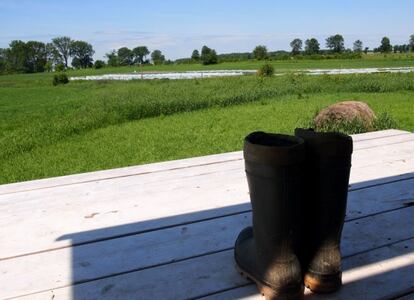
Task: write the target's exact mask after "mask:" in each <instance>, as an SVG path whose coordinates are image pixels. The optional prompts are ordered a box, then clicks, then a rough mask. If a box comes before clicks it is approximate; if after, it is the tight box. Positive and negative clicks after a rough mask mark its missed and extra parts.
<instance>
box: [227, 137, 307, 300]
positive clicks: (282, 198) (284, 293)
mask: <svg viewBox="0 0 414 300" xmlns="http://www.w3.org/2000/svg"><path fill="white" fill-rule="evenodd" d="M244 159H245V168H246V176H247V181H248V185H249V191H250V200H251V203H252V210H253V227H248V228H245V229H244V230H242V232H241V233H240V234H239V236H238V238H237V240H236V244H235V250H234V251H235V252H234V256H235V260H236V265H237V268H238V270H239V272H240V273H242V275H245V276H247V277H248V278H249V279H251V280H253V281H254V282H255V283H256V284H257V286H258V288H259V291H260V292H261V293H262V294H263V295H264V296H266V298H267V299H302V297H303V290H304V286H303V278H302V273H301V269H300V263H299V260H298V258H297V257H296V255H295V253H294V250H295V246H296V242H297V241H296V237H298V236H299V230H300V228H301V221H302V218H301V213H302V211H301V202H302V197H301V191H302V189H301V188H298V187H300V186H301V185H302V178H303V175H302V171H303V167H304V160H305V146H304V142H303V140H302V139H301V138H297V137H293V136H287V135H279V134H267V133H264V132H254V133H251V134H250V135H248V136H247V137H246V139H245V143H244Z"/></svg>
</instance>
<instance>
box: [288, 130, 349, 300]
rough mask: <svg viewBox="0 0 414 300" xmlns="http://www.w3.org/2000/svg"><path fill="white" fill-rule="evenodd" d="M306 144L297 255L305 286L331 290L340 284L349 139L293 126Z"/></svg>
mask: <svg viewBox="0 0 414 300" xmlns="http://www.w3.org/2000/svg"><path fill="white" fill-rule="evenodd" d="M295 135H296V136H297V137H301V138H302V139H304V140H305V144H306V155H307V158H306V165H307V168H306V169H307V170H306V183H305V190H306V196H305V197H306V199H305V204H304V209H305V212H306V213H305V215H304V222H305V223H304V228H305V232H304V235H303V240H302V242H303V245H302V246H301V254H300V255H299V258H300V260H301V264H302V272H303V273H304V282H305V286H306V287H308V288H309V289H311V290H312V291H314V292H317V293H330V292H334V291H336V290H338V289H339V288H340V287H341V285H342V272H341V253H340V241H341V233H342V228H343V224H344V220H345V212H346V202H347V196H348V183H349V173H350V169H351V155H352V147H353V146H352V138H351V137H350V136H348V135H345V134H341V133H330V132H328V133H317V132H314V131H313V130H311V129H300V128H298V129H296V130H295Z"/></svg>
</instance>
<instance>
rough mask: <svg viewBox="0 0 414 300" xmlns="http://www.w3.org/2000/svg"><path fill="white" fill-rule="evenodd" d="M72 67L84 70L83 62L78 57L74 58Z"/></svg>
mask: <svg viewBox="0 0 414 300" xmlns="http://www.w3.org/2000/svg"><path fill="white" fill-rule="evenodd" d="M72 67H74V68H75V69H81V68H82V64H81V61H80V59H79V58H78V57H74V58H73V59H72Z"/></svg>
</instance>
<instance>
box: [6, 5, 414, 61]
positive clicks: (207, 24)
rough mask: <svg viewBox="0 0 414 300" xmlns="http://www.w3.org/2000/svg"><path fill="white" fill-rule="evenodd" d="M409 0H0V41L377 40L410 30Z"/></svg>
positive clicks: (233, 44)
mask: <svg viewBox="0 0 414 300" xmlns="http://www.w3.org/2000/svg"><path fill="white" fill-rule="evenodd" d="M413 12H414V1H411V0H393V1H389V0H388V1H383V0H376V1H374V0H367V1H364V0H360V1H356V0H348V1H344V0H342V1H337V0H312V1H310V0H306V1H305V0H296V1H286V0H284V1H277V0H273V1H271V0H254V1H253V0H249V1H245V0H221V1H218V0H204V1H199V0H150V1H132V0H131V1H130V0H125V1H123V0H117V1H114V0H111V1H106V0H100V1H97V0H83V1H79V0H70V1H67V0H60V1H56V0H54V1H51V0H31V1H29V0H0V47H7V45H8V43H9V42H10V41H11V40H13V39H21V40H25V41H27V40H40V41H44V42H47V41H50V39H51V38H52V37H56V36H61V35H67V36H70V37H72V38H74V39H81V40H86V41H88V42H90V43H91V44H92V45H93V46H94V49H95V50H96V54H95V58H102V57H103V56H104V54H105V53H106V52H109V51H110V50H111V49H117V48H120V47H122V46H127V47H131V48H133V47H135V46H138V45H147V46H148V47H149V48H150V50H154V49H160V50H161V51H163V53H164V54H165V55H166V57H167V58H171V59H175V58H179V57H188V56H190V55H191V52H192V50H193V49H196V48H197V49H200V48H201V47H202V46H203V45H204V44H206V45H208V46H210V47H212V48H215V49H216V50H217V51H218V52H219V53H228V52H244V51H251V50H252V49H253V48H254V46H255V45H258V44H264V45H266V46H267V47H268V49H269V50H276V49H286V50H288V49H290V48H289V43H290V41H291V40H292V39H294V38H296V37H298V38H302V39H306V38H309V37H316V38H317V39H318V40H319V42H320V43H321V45H323V46H324V45H325V42H324V41H325V38H326V37H327V36H329V35H332V34H336V33H340V34H342V35H343V36H344V37H345V41H346V46H347V47H351V46H352V43H353V41H354V40H356V39H361V40H362V41H363V42H364V46H368V47H370V48H372V47H376V46H378V44H379V42H380V40H381V38H382V37H383V36H388V37H389V38H390V39H391V43H392V44H401V43H407V41H408V38H409V36H410V35H411V34H414V18H413V16H412V13H413Z"/></svg>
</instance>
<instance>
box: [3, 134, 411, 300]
mask: <svg viewBox="0 0 414 300" xmlns="http://www.w3.org/2000/svg"><path fill="white" fill-rule="evenodd" d="M354 146H355V152H354V154H353V167H352V171H351V185H350V188H349V197H348V199H349V201H348V210H347V217H346V225H345V227H344V232H343V239H342V253H343V256H344V260H343V268H344V276H343V279H344V286H343V288H342V289H341V290H340V292H339V293H337V294H334V295H330V296H324V297H323V296H315V295H312V294H310V293H309V292H307V296H306V299H352V300H355V299H396V298H398V297H401V299H405V300H406V299H414V134H413V133H409V132H404V131H398V130H387V131H381V132H373V133H367V134H362V135H355V136H354ZM0 212H1V217H0V298H1V299H9V298H16V299H55V300H56V299H76V300H78V299H88V300H89V299H194V298H204V299H262V297H261V296H259V295H257V291H256V289H255V287H254V286H253V285H252V284H251V283H250V282H248V281H247V280H245V279H244V278H242V277H241V276H240V275H239V274H238V273H237V272H236V270H235V268H234V262H233V243H234V240H235V238H236V236H237V234H238V232H239V231H240V230H241V229H242V228H243V227H245V226H248V225H249V224H250V222H251V208H250V203H249V196H248V190H247V184H246V179H245V174H244V166H243V160H242V153H241V152H233V153H226V154H219V155H211V156H205V157H197V158H191V159H184V160H179V161H169V162H163V163H156V164H149V165H142V166H135V167H128V168H122V169H115V170H107V171H100V172H93V173H86V174H79V175H72V176H65V177H58V178H50V179H45V180H36V181H31V182H23V183H17V184H9V185H2V186H0Z"/></svg>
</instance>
